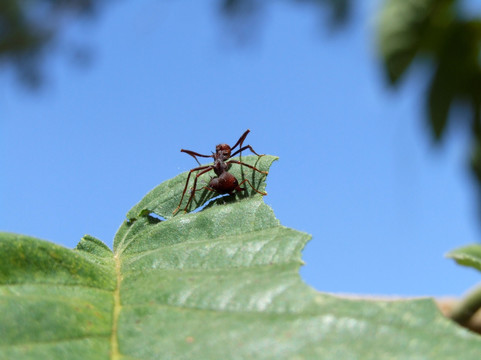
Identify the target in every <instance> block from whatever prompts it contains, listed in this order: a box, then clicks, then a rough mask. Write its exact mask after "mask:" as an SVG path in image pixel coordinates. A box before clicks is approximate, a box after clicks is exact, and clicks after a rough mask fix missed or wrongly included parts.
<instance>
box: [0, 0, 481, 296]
mask: <svg viewBox="0 0 481 360" xmlns="http://www.w3.org/2000/svg"><path fill="white" fill-rule="evenodd" d="M376 3H377V2H376V1H367V2H362V4H358V3H357V2H356V4H354V5H355V8H354V9H353V16H352V19H351V21H350V22H349V23H348V24H347V26H346V27H345V28H344V29H343V30H341V31H339V32H335V33H332V32H331V31H329V30H328V28H327V26H326V23H325V22H324V18H325V14H324V15H323V14H319V13H318V12H315V11H313V8H311V7H309V6H291V5H289V4H288V3H287V2H281V3H278V4H272V5H270V6H268V7H267V9H266V11H265V12H264V14H263V15H264V16H262V17H260V18H259V19H258V22H256V24H255V25H256V27H255V31H254V32H253V36H252V37H251V39H250V41H248V42H247V43H243V44H242V45H239V44H238V43H237V42H236V36H235V34H233V33H232V32H229V30H228V26H226V23H225V22H224V21H222V20H221V19H220V17H219V16H218V12H217V8H216V7H215V4H216V2H215V1H208V2H198V1H187V0H186V1H165V2H158V1H156V0H141V1H123V2H120V4H115V5H114V4H112V5H110V6H108V7H107V8H106V10H105V11H104V12H103V13H102V14H101V16H99V17H98V18H97V19H96V20H95V21H92V22H90V23H88V24H82V25H75V26H70V27H68V28H67V30H68V32H67V34H66V35H65V38H66V39H75V40H76V41H79V42H85V43H87V44H88V45H89V48H90V49H91V51H92V58H93V59H92V63H91V65H90V66H89V67H87V68H85V69H83V68H82V69H79V68H78V67H75V66H72V64H70V63H69V61H68V59H67V58H66V57H65V56H62V55H59V56H55V57H52V58H49V59H48V61H47V64H46V70H47V71H46V73H47V75H48V78H47V81H46V83H45V86H44V88H43V89H42V90H41V91H40V92H38V93H34V94H29V93H28V92H25V91H23V90H22V89H21V88H20V87H19V86H18V85H17V84H16V82H15V81H14V77H13V76H12V75H11V74H9V73H3V74H2V76H1V81H0V169H1V171H2V176H1V178H0V229H1V230H3V231H9V232H17V233H22V234H27V235H32V236H36V237H39V238H42V239H46V240H50V241H53V242H55V243H58V244H62V245H64V246H67V247H74V246H75V245H76V243H77V242H78V241H79V239H80V237H82V236H83V235H84V234H86V233H88V234H91V235H93V236H96V237H98V238H100V239H102V240H103V241H104V242H106V243H107V244H108V245H109V246H111V245H112V239H113V236H114V234H115V232H116V230H117V228H118V226H120V224H121V222H122V221H123V219H124V217H125V214H126V213H127V211H128V210H129V209H130V207H131V206H133V205H134V204H135V203H136V202H137V201H139V200H140V199H141V198H142V196H143V195H145V194H146V193H147V192H148V191H149V190H150V189H152V188H153V187H154V186H156V185H157V184H159V183H160V182H162V181H165V180H167V179H169V178H171V177H173V176H175V175H177V174H178V173H180V172H182V171H186V170H188V169H190V168H191V167H193V166H195V164H196V163H195V162H194V161H193V159H192V158H191V157H189V156H187V155H186V154H182V153H180V151H179V150H180V149H181V148H187V149H192V150H196V151H199V152H201V153H208V152H210V151H212V150H213V149H214V147H215V145H216V144H218V143H221V142H227V143H230V144H233V143H234V142H235V141H236V140H237V139H238V137H239V136H240V135H241V134H242V133H243V132H244V131H245V130H246V129H248V128H249V129H251V133H250V134H249V136H248V138H247V143H249V144H251V145H252V146H253V147H254V149H256V151H258V152H260V153H268V154H272V155H277V156H279V157H280V160H279V161H278V162H277V163H275V164H274V165H273V167H272V168H271V172H270V174H269V177H268V186H267V191H268V193H269V195H268V196H267V197H265V201H266V202H267V204H269V205H270V206H272V207H273V209H274V211H275V213H276V215H277V217H278V218H279V219H280V221H281V223H282V224H283V225H286V226H289V227H292V228H295V229H297V230H301V231H305V232H308V233H310V234H312V236H313V239H312V241H311V242H310V243H309V244H308V245H307V247H306V249H305V250H304V252H303V259H304V261H305V262H306V265H305V266H304V267H303V268H302V269H301V275H302V277H303V279H304V280H305V281H306V282H307V283H308V284H310V285H312V286H313V287H315V288H316V289H318V290H321V291H328V292H341V293H359V294H384V295H460V294H461V293H463V292H464V291H465V290H467V289H468V288H469V287H471V286H473V285H474V284H475V283H476V282H477V281H479V278H480V277H479V274H477V273H475V272H474V271H471V270H468V269H463V268H461V267H458V266H456V265H455V264H454V263H453V262H452V261H451V260H448V259H445V258H443V255H444V253H446V252H447V251H449V250H450V249H452V248H455V247H458V246H462V245H464V244H467V243H471V242H476V241H478V240H479V238H480V235H481V232H480V224H481V223H480V222H479V219H478V218H477V216H478V213H477V211H478V208H477V204H476V191H475V190H476V189H475V187H474V183H473V181H472V178H471V176H470V174H469V172H468V170H467V167H466V161H467V160H466V151H467V148H468V145H467V141H466V138H465V137H464V134H463V133H462V131H461V130H462V129H449V132H448V134H447V135H448V136H447V138H446V139H445V140H447V141H446V142H445V144H444V146H443V147H436V146H434V144H433V143H432V141H431V139H430V137H429V134H428V132H427V131H426V130H427V129H426V126H425V123H424V113H423V108H422V100H423V96H422V95H423V86H424V79H423V74H422V73H421V72H413V73H411V74H410V76H409V77H408V78H406V79H405V81H404V82H403V84H402V86H401V87H400V89H398V91H392V90H391V89H389V88H388V87H387V86H386V84H385V81H384V77H383V74H382V72H381V70H380V69H381V68H380V63H379V60H378V58H377V55H376V48H375V37H374V34H375V15H376V14H375V9H376V8H377V7H376Z"/></svg>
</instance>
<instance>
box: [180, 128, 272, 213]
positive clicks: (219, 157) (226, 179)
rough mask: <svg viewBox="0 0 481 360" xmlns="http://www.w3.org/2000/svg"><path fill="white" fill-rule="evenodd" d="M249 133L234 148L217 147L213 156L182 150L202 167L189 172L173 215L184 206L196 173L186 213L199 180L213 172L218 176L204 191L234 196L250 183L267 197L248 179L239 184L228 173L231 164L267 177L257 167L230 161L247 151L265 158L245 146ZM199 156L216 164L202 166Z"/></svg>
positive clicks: (263, 193) (264, 193)
mask: <svg viewBox="0 0 481 360" xmlns="http://www.w3.org/2000/svg"><path fill="white" fill-rule="evenodd" d="M249 132H250V130H249V129H248V130H247V131H246V132H245V133H244V134H242V136H241V137H240V138H239V140H237V142H236V143H235V145H234V146H232V147H231V146H229V145H227V144H219V145H217V146H216V147H215V154H214V153H213V154H212V155H202V154H199V153H196V152H194V151H191V150H184V149H181V150H180V151H181V152H185V153H187V154H189V155H190V156H192V157H193V158H194V159H195V161H197V163H198V164H199V165H200V166H199V167H196V168H193V169H191V170H190V171H189V175H188V176H187V181H186V182H185V187H184V191H183V192H182V197H181V198H180V202H179V206H177V208H176V209H175V210H174V211H173V212H172V213H173V214H175V213H176V212H177V211H179V209H180V206H181V205H182V201H183V200H184V195H185V192H186V191H187V186H188V185H189V180H190V175H192V173H193V172H194V171H199V172H198V173H197V174H196V175H195V180H194V186H193V187H192V190H191V193H190V197H189V201H187V205H186V206H185V208H184V212H187V208H188V207H189V204H190V203H191V202H192V199H193V197H194V195H195V192H196V191H197V189H196V187H197V179H198V178H199V176H201V175H202V174H205V173H207V172H209V171H211V170H214V172H215V175H216V176H215V177H213V178H212V179H210V182H209V185H208V186H204V187H202V189H206V190H209V191H215V192H217V193H219V194H232V193H233V192H234V191H241V190H245V188H241V185H242V184H244V183H248V184H249V185H250V187H251V188H252V189H253V190H254V191H256V192H257V193H259V194H261V195H267V193H266V192H262V191H259V190H257V189H256V188H255V187H254V186H252V184H251V183H250V181H249V180H247V179H244V180H242V181H241V182H240V183H239V182H238V181H237V179H236V177H235V176H234V175H232V174H231V173H230V172H228V171H229V168H230V166H231V164H239V165H241V166H247V167H248V168H250V169H252V170H255V171H257V172H260V173H261V174H265V175H267V174H268V173H267V171H261V170H259V169H257V168H256V167H254V166H252V165H249V164H246V163H243V162H241V161H238V160H229V159H230V158H231V157H233V156H235V155H237V154H241V155H242V151H243V150H246V149H249V150H250V151H252V152H253V153H254V154H256V155H257V156H259V157H261V156H263V155H259V154H258V153H256V152H255V151H254V149H253V148H252V146H250V145H245V146H243V144H244V140H245V138H246V137H247V134H249ZM237 146H239V149H238V150H236V151H235V152H234V153H232V151H233V150H234V149H235V148H236V147H237ZM197 156H199V157H205V158H213V159H214V163H213V164H212V165H202V164H201V163H200V162H199V160H198V159H197ZM199 190H200V189H199Z"/></svg>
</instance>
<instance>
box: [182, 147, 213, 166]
mask: <svg viewBox="0 0 481 360" xmlns="http://www.w3.org/2000/svg"><path fill="white" fill-rule="evenodd" d="M180 151H181V152H185V153H186V154H189V155H190V156H192V157H193V158H194V159H195V161H197V164H199V165H201V166H202V164H201V163H200V162H199V160H197V156H200V157H205V158H209V157H213V156H212V155H202V154H199V153H196V152H195V151H191V150H184V149H180Z"/></svg>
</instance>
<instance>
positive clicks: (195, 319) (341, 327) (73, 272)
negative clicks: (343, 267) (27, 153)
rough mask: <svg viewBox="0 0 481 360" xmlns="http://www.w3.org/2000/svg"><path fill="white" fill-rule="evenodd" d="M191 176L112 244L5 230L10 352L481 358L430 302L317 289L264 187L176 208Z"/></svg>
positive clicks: (139, 214)
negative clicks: (62, 241)
mask: <svg viewBox="0 0 481 360" xmlns="http://www.w3.org/2000/svg"><path fill="white" fill-rule="evenodd" d="M255 158H256V157H252V158H249V159H247V160H246V161H257V159H255ZM274 159H275V158H274V157H267V156H266V157H263V158H261V159H259V162H257V163H256V164H257V165H256V166H258V167H259V168H260V169H262V170H267V169H268V167H269V166H270V164H271V162H272V161H273V160H274ZM233 171H240V169H237V170H235V169H233ZM240 176H241V174H239V177H240ZM244 176H247V177H249V176H252V174H251V171H247V170H246V171H245V173H244ZM185 178H186V174H185V173H184V174H181V175H179V176H178V177H176V178H174V179H171V180H169V181H167V182H165V183H163V184H161V185H159V187H158V188H156V189H154V190H152V192H150V193H149V194H148V195H147V196H146V197H145V198H144V199H143V200H141V202H140V203H139V204H137V205H136V206H135V207H134V208H133V209H132V210H131V212H129V214H131V215H130V216H128V220H126V221H125V222H124V223H123V224H122V225H121V227H120V229H119V230H118V232H117V234H116V236H115V239H114V251H113V252H112V251H111V250H110V249H109V248H108V247H107V246H105V245H104V244H103V243H102V242H101V241H99V240H97V239H95V238H94V237H91V236H85V237H84V238H83V239H82V240H81V241H80V243H79V244H78V246H77V248H76V249H75V250H69V249H65V248H63V247H61V246H58V245H55V244H52V243H48V242H45V241H42V240H38V239H34V238H31V237H26V236H21V235H13V234H0V253H1V254H2V262H0V358H1V359H66V358H67V359H293V358H299V359H336V360H337V359H387V358H391V359H414V358H416V359H418V358H419V359H436V360H440V359H441V360H442V359H458V358H462V359H467V360H470V359H473V360H474V359H478V358H479V348H480V346H481V340H480V339H479V338H478V337H477V336H475V335H473V334H470V333H468V332H467V331H465V330H463V329H461V328H459V327H457V326H456V325H454V324H453V323H451V322H450V321H449V320H447V319H445V318H444V317H443V316H441V315H440V313H439V312H438V310H437V309H436V307H435V305H434V304H433V302H432V301H431V300H429V299H419V300H409V301H366V300H354V299H351V300H350V299H342V298H338V297H335V296H332V295H327V294H321V293H319V292H317V291H315V290H313V289H312V288H310V287H308V286H307V285H306V284H304V283H303V282H302V281H301V279H300V277H299V274H298V271H299V267H300V266H301V265H302V261H301V250H302V248H303V247H304V245H305V243H306V242H307V241H308V240H309V238H310V236H309V235H307V234H305V233H302V232H299V231H295V230H292V229H289V228H286V227H284V226H282V225H280V224H279V221H278V220H277V219H276V218H275V216H274V213H273V211H272V209H271V208H270V207H269V206H267V205H266V204H265V203H264V201H263V197H262V196H261V195H259V194H257V193H255V192H254V193H248V194H247V196H242V197H231V198H230V199H228V200H223V199H221V200H217V202H216V203H215V204H214V205H213V206H209V207H206V208H205V209H203V210H202V211H199V212H195V213H188V214H183V213H180V214H179V215H176V216H173V217H172V216H171V214H172V211H173V210H174V209H175V208H176V207H177V205H178V202H179V199H180V196H181V194H182V191H183V189H184V183H185ZM256 184H258V185H259V186H260V187H261V188H262V189H263V188H264V186H265V184H264V183H263V178H262V179H261V183H257V182H256ZM159 189H163V190H162V191H160V190H159ZM163 191H166V192H168V194H169V196H170V197H172V199H171V200H170V199H169V196H166V195H164V194H163ZM154 194H155V195H154ZM152 212H155V213H157V214H158V215H160V216H163V217H165V218H169V217H170V218H169V219H168V220H166V221H159V220H158V219H155V218H153V217H151V216H148V214H150V213H152ZM332 256H338V255H336V254H332ZM339 261H342V259H341V258H339ZM331 276H336V275H335V274H334V273H333V274H331Z"/></svg>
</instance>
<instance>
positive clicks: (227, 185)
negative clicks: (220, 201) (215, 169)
mask: <svg viewBox="0 0 481 360" xmlns="http://www.w3.org/2000/svg"><path fill="white" fill-rule="evenodd" d="M238 186H239V183H238V182H237V179H236V178H235V176H234V175H232V174H231V173H228V172H224V173H223V174H222V175H221V176H219V177H216V178H213V179H211V180H210V182H209V187H210V188H212V189H214V190H215V191H217V192H218V193H219V194H230V193H232V192H233V191H234V190H236V189H237V188H238Z"/></svg>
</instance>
